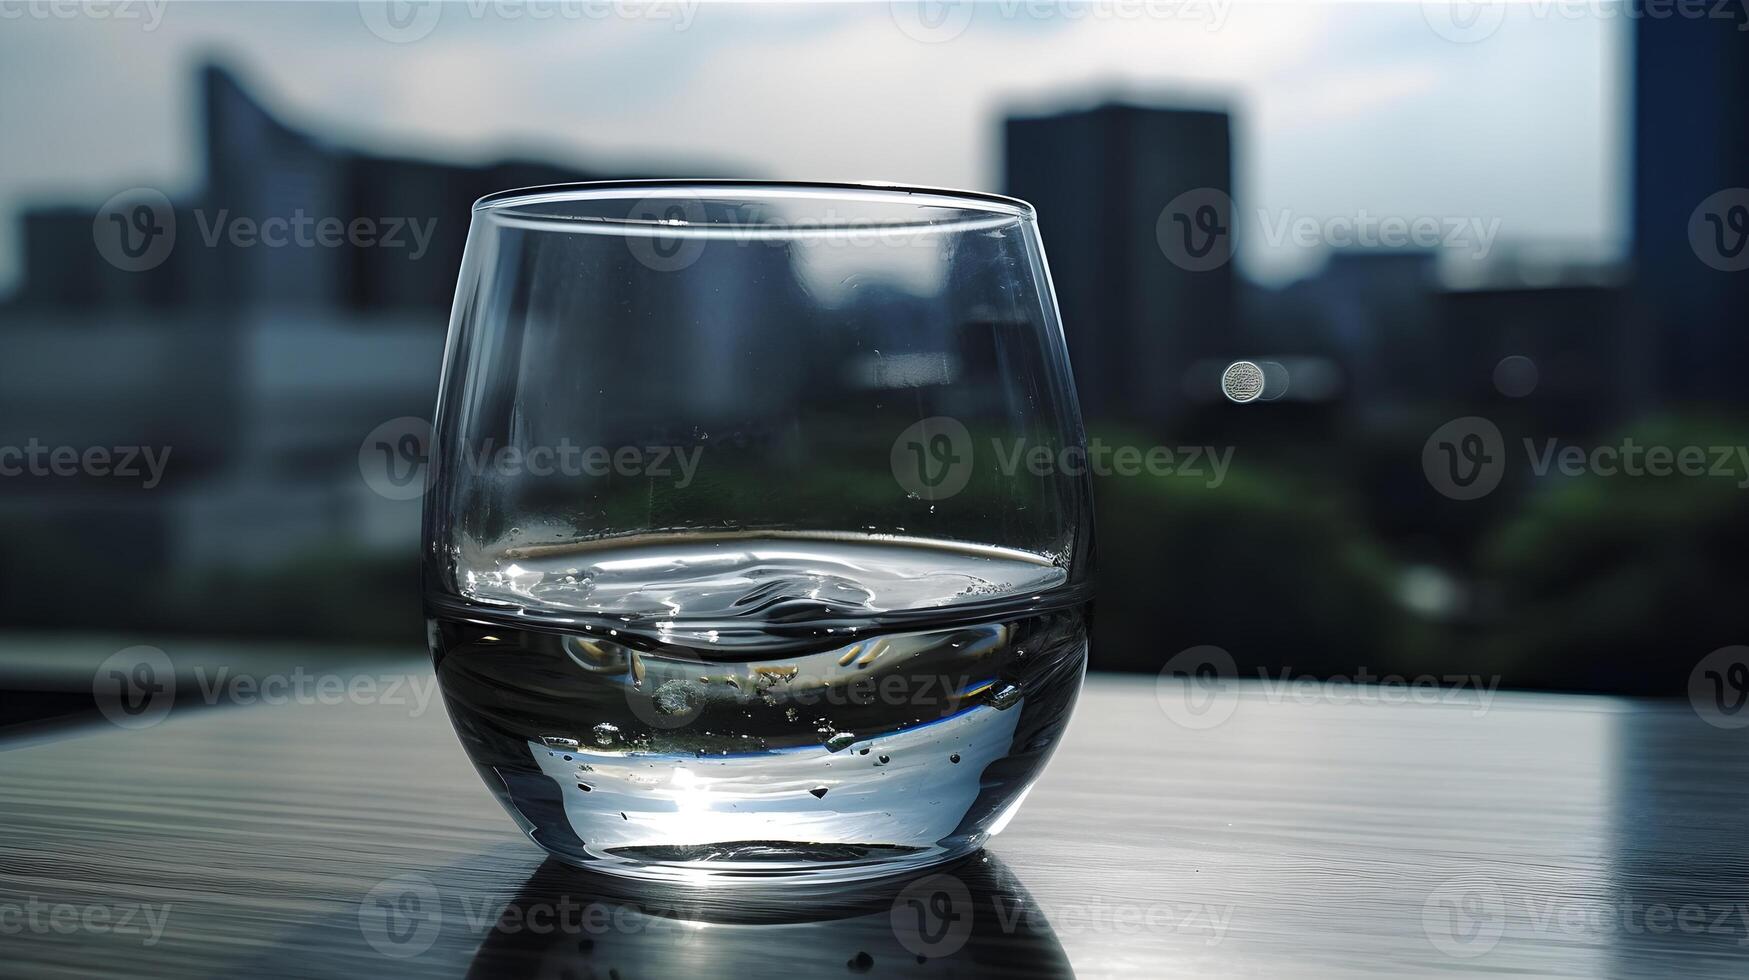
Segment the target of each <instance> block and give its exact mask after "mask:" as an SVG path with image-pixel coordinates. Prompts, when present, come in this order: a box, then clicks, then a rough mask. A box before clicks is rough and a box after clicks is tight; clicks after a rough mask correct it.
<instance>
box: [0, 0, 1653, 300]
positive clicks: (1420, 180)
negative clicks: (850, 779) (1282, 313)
mask: <svg viewBox="0 0 1749 980" xmlns="http://www.w3.org/2000/svg"><path fill="white" fill-rule="evenodd" d="M1479 9H1480V10H1481V15H1480V16H1481V19H1480V20H1478V21H1473V22H1472V21H1467V20H1462V18H1461V17H1460V19H1459V20H1457V21H1454V20H1453V19H1452V16H1451V15H1452V11H1451V10H1448V9H1445V8H1443V7H1441V6H1438V5H1437V4H1436V5H1432V6H1430V5H1426V4H1422V3H1344V4H1336V3H1312V2H1302V3H1291V4H1288V3H1247V2H1240V0H1183V2H1180V0H1130V2H1119V3H1115V4H1107V5H1101V6H1089V5H1085V4H1074V3H1058V2H1047V0H1039V2H1022V0H995V2H991V3H985V4H980V5H978V6H977V7H976V9H971V8H969V7H962V6H961V5H957V4H952V3H949V4H945V5H924V6H923V7H919V6H917V5H913V4H908V3H899V4H887V3H816V4H777V3H768V4H752V5H746V4H723V3H695V2H690V0H689V2H673V0H648V2H640V0H620V2H619V3H618V4H617V5H616V4H614V3H610V2H607V0H554V2H529V3H515V2H511V0H458V2H454V3H446V4H443V5H441V6H430V5H425V4H420V3H414V4H400V5H398V6H396V9H395V10H393V11H391V10H390V9H389V7H387V6H385V5H383V4H378V3H373V2H365V3H353V2H324V0H309V2H292V3H253V2H251V3H242V2H194V0H129V2H127V3H122V4H120V5H117V4H114V3H106V2H104V0H70V2H69V3H68V5H66V6H62V7H49V6H45V5H44V4H43V2H42V0H0V131H3V132H5V133H6V134H7V136H6V139H5V140H4V141H3V143H0V290H5V289H8V288H10V287H11V285H13V283H14V281H15V279H16V276H17V274H18V268H17V266H18V262H19V259H18V227H17V224H18V222H17V217H18V214H19V212H20V210H21V209H22V208H24V207H27V206H35V205H41V204H46V203H67V204H75V205H81V206H83V205H89V206H90V207H92V208H93V209H95V208H96V207H97V206H98V205H99V204H100V203H101V202H102V201H104V200H105V199H107V198H108V197H109V196H110V195H112V194H114V193H116V192H117V191H119V190H122V189H125V188H129V187H135V186H150V187H156V188H161V189H163V190H165V191H166V192H167V193H169V194H170V195H171V196H173V197H174V196H176V195H178V194H186V193H189V192H192V191H193V190H194V189H195V185H196V181H197V180H198V142H197V141H198V138H199V132H198V128H197V125H196V104H195V100H194V94H195V68H196V66H197V65H198V64H200V62H201V61H202V60H204V59H208V58H216V59H218V60H220V61H221V62H223V63H224V64H226V65H228V66H230V67H231V68H233V69H234V70H236V71H237V72H238V73H239V74H240V75H241V76H242V77H243V79H244V81H245V83H246V84H247V85H248V86H249V87H250V89H251V91H252V92H253V93H254V94H255V95H256V97H258V98H260V99H261V100H262V101H264V102H265V103H266V104H267V105H268V106H269V107H270V108H271V109H273V110H274V111H276V112H278V113H279V114H281V116H282V117H283V118H285V119H286V120H287V121H288V122H290V123H291V124H293V125H295V126H298V127H300V128H303V129H306V130H308V131H312V132H316V133H319V134H323V135H326V136H328V137H330V138H332V139H335V140H337V141H339V142H343V143H348V144H353V145H356V146H359V147H361V148H364V149H370V150H379V151H393V152H403V153H417V154H427V155H431V156H434V157H437V158H441V159H450V160H456V161H484V160H491V159H497V158H500V157H503V156H506V155H512V154H514V155H519V156H532V157H535V158H547V159H552V160H554V161H555V162H560V163H575V164H578V165H581V166H584V167H591V166H594V167H601V168H613V169H626V168H635V167H636V166H637V165H638V164H639V163H640V162H641V161H650V162H657V163H661V164H663V165H667V164H668V163H669V162H670V161H675V160H679V161H688V162H695V163H696V165H698V166H700V167H709V168H710V169H711V170H712V171H714V172H716V173H720V174H726V173H743V174H745V175H747V176H752V177H770V178H789V179H808V180H886V181H897V182H904V183H920V184H929V185H938V186H948V187H968V188H976V189H985V190H995V191H1000V190H1001V187H1000V180H1001V177H1000V174H1001V161H1000V153H1001V141H1000V135H1001V120H1002V119H1003V117H1004V116H1005V115H1009V114H1013V113H1037V112H1044V111H1052V110H1057V109H1065V108H1075V107H1084V106H1089V105H1093V104H1096V103H1098V102H1100V101H1103V100H1106V99H1112V98H1119V99H1125V100H1129V101H1137V102H1143V103H1153V104H1161V105H1182V106H1195V107H1214V108H1223V109H1226V110H1227V111H1229V112H1231V113H1232V114H1233V117H1234V152H1235V158H1236V161H1237V169H1236V173H1235V197H1236V199H1237V200H1239V201H1240V202H1241V203H1240V209H1241V212H1242V217H1243V218H1244V220H1247V221H1248V222H1253V223H1255V224H1257V225H1258V226H1259V227H1273V228H1280V227H1284V225H1283V224H1282V222H1283V220H1284V219H1291V220H1299V219H1302V218H1309V219H1312V220H1315V221H1318V222H1325V221H1328V220H1329V219H1331V218H1349V219H1354V218H1364V217H1365V216H1368V215H1370V216H1375V217H1377V216H1396V217H1401V218H1405V219H1416V218H1433V219H1436V220H1441V221H1449V220H1454V219H1464V220H1468V219H1481V220H1482V221H1484V222H1492V221H1494V220H1495V219H1498V231H1497V234H1496V236H1495V240H1496V245H1495V247H1496V248H1501V247H1505V248H1508V249H1510V248H1513V247H1526V248H1538V249H1542V248H1550V249H1554V250H1557V251H1561V252H1564V253H1570V254H1573V255H1582V256H1600V257H1604V258H1609V257H1614V256H1618V255H1620V254H1621V252H1622V251H1623V250H1624V247H1625V236H1626V221H1627V216H1626V214H1627V202H1626V197H1625V193H1626V192H1625V188H1626V181H1627V166H1626V152H1627V144H1626V142H1625V140H1626V137H1627V131H1626V119H1627V101H1626V100H1627V91H1626V85H1627V83H1628V52H1629V50H1630V44H1631V25H1630V24H1629V23H1628V22H1627V21H1626V20H1625V18H1624V16H1622V14H1621V10H1620V8H1619V7H1617V6H1616V5H1614V4H1610V3H1607V2H1585V3H1569V4H1548V3H1544V4H1521V5H1511V6H1505V7H1498V6H1496V5H1484V6H1483V7H1482V8H1479ZM1466 12H1467V13H1475V11H1473V10H1472V11H1465V10H1463V9H1461V8H1460V9H1459V10H1458V13H1459V14H1464V13H1466ZM391 13H394V14H396V15H397V16H396V17H390V16H389V15H390V14H391ZM1490 18H1492V19H1490ZM1045 235H1046V247H1047V249H1048V248H1049V229H1048V228H1046V229H1045ZM1323 254H1324V249H1323V248H1322V246H1318V245H1313V246H1302V245H1298V244H1296V243H1294V242H1293V241H1291V240H1283V241H1272V240H1270V236H1257V235H1253V236H1251V237H1250V238H1248V239H1247V240H1246V241H1245V243H1244V244H1243V245H1242V247H1241V250H1240V253H1239V262H1240V268H1241V270H1242V271H1243V272H1244V273H1246V274H1247V275H1249V276H1250V277H1252V278H1254V279H1258V280H1261V281H1264V282H1272V283H1280V282H1285V281H1288V280H1291V279H1292V278H1294V277H1296V276H1299V275H1304V274H1309V273H1311V272H1314V271H1315V270H1316V267H1317V265H1318V263H1319V262H1320V261H1321V260H1322V256H1323Z"/></svg>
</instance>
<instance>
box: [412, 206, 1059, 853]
mask: <svg viewBox="0 0 1749 980" xmlns="http://www.w3.org/2000/svg"><path fill="white" fill-rule="evenodd" d="M1084 454H1085V437H1084V434H1083V432H1082V427H1081V420H1080V413H1079V410H1078V408H1077V406H1076V401H1075V392H1074V388H1073V385H1072V382H1071V380H1070V374H1069V365H1068V357H1067V352H1066V350H1065V348H1064V343H1063V336H1062V328H1061V326H1060V324H1059V323H1058V319H1057V309H1056V302H1055V298H1054V296H1053V295H1052V292H1051V285H1050V276H1049V273H1048V272H1047V271H1046V267H1045V259H1044V252H1043V250H1042V248H1041V246H1040V243H1039V235H1038V228H1037V223H1036V220H1035V217H1034V214H1033V211H1032V208H1031V207H1030V206H1028V205H1027V204H1025V203H1024V202H1021V201H1017V200H1012V199H1009V198H1003V197H997V196H993V195H988V194H974V193H964V192H957V191H943V190H930V189H922V188H910V187H895V186H884V185H838V184H785V183H765V182H745V181H717V182H708V183H694V182H673V181H640V182H615V183H594V184H575V185H566V186H558V187H545V188H534V189H528V190H517V191H507V192H503V193H499V194H493V195H490V196H488V197H485V198H482V199H481V200H480V201H478V202H477V203H476V204H475V205H474V210H473V220H472V226H471V228H470V230H469V234H468V242H467V250H466V254H465V257H464V259H463V261H462V268H461V273H460V281H459V283H458V285H457V288H456V299H455V309H454V313H453V315H452V318H451V321H450V328H449V338H448V343H447V346H446V350H445V355H444V368H443V378H442V382H441V385H440V393H439V399H438V408H437V415H436V419H435V423H434V431H433V437H432V452H431V458H432V461H433V466H432V475H431V482H430V485H429V487H428V490H427V494H426V509H425V545H424V571H425V596H426V610H427V616H428V622H429V632H430V641H431V647H432V653H433V656H434V658H435V662H436V667H437V676H438V679H439V682H440V684H441V686H442V690H443V694H444V699H445V703H446V704H447V706H448V709H449V714H450V718H451V720H452V721H453V723H454V725H455V729H456V733H457V734H458V736H459V737H460V739H461V742H462V744H463V746H464V747H465V748H466V750H467V753H468V755H469V756H470V757H471V758H472V760H473V762H474V764H475V766H476V767H477V768H478V769H479V771H480V775H481V776H482V778H484V780H485V782H486V785H487V786H488V787H489V788H490V789H491V791H492V792H493V793H494V794H495V795H496V796H497V798H498V799H499V801H500V802H501V803H502V804H503V805H504V807H505V809H507V810H508V811H509V812H510V814H511V816H512V817H514V818H515V819H516V821H517V822H518V824H520V825H521V827H522V828H523V830H524V831H525V832H526V833H527V834H528V835H529V837H530V838H532V839H533V840H534V842H535V843H537V844H539V845H540V846H541V847H543V848H545V849H546V850H547V851H549V852H550V853H552V854H553V855H555V856H556V857H558V858H560V859H561V860H564V861H567V862H570V863H572V864H577V865H582V866H586V867H589V868H593V869H598V870H601V871H606V872H610V873H617V874H625V875H632V876H641V877H656V878H668V879H683V880H684V879H692V878H697V877H701V876H702V877H706V878H714V877H725V878H734V877H761V878H764V877H783V876H812V877H815V878H824V879H839V880H844V879H855V878H861V877H870V876H874V875H881V874H887V873H894V872H899V871H906V870H911V869H915V868H918V867H922V866H925V865H929V864H932V863H936V862H941V861H945V860H949V859H952V858H954V857H958V856H960V855H962V854H965V853H967V852H969V851H972V850H975V849H976V848H978V847H980V846H981V845H982V844H983V842H984V841H985V840H986V839H987V838H988V837H990V836H991V835H992V834H995V833H997V832H998V831H1000V830H1001V829H1002V827H1003V825H1004V824H1006V823H1007V821H1008V819H1009V817H1010V816H1012V814H1013V812H1014V810H1015V807H1016V806H1017V805H1018V804H1019V802H1020V800H1021V798H1022V797H1023V796H1024V795H1025V792H1026V790H1027V787H1028V786H1029V785H1030V784H1031V783H1032V781H1033V780H1034V779H1035V778H1037V776H1038V774H1039V771H1040V769H1041V767H1042V766H1043V765H1044V764H1045V761H1046V760H1047V759H1048V757H1049V756H1050V754H1051V752H1052V750H1053V749H1054V748H1055V747H1056V743H1057V741H1058V739H1059V738H1060V737H1061V735H1062V732H1063V728H1064V725H1065V723H1066V722H1067V720H1068V717H1069V712H1070V709H1071V707H1072V705H1073V703H1074V700H1075V697H1076V694H1077V693H1078V691H1079V689H1080V685H1081V677H1082V674H1083V671H1084V667H1085V661H1086V653H1087V605H1088V602H1089V600H1090V597H1091V580H1090V573H1091V567H1092V551H1093V536H1092V509H1091V502H1090V488H1089V485H1088V477H1087V473H1086V467H1085V466H1084V465H1081V464H1082V463H1083V462H1084Z"/></svg>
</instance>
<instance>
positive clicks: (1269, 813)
mask: <svg viewBox="0 0 1749 980" xmlns="http://www.w3.org/2000/svg"><path fill="white" fill-rule="evenodd" d="M288 669H289V668H288ZM349 670H351V671H353V672H354V673H356V674H358V675H360V676H370V677H374V678H376V679H377V680H378V681H380V682H382V683H379V684H378V685H377V687H378V689H379V691H380V690H382V689H384V688H386V686H387V682H388V681H389V680H391V679H393V678H396V677H399V678H401V679H402V683H403V688H402V690H403V691H404V692H405V696H404V697H403V698H402V699H400V701H399V702H398V703H397V702H395V701H392V700H390V699H388V698H386V697H383V696H380V695H379V696H377V697H375V698H372V699H343V700H342V701H341V703H336V704H323V703H318V702H316V701H313V700H309V701H299V700H297V699H293V701H292V703H287V704H280V705H268V704H257V705H252V706H248V707H244V708H237V709H233V710H226V711H210V710H204V709H203V706H202V704H201V703H200V699H199V698H198V697H197V698H193V699H189V700H190V701H191V703H189V704H186V705H184V704H183V703H181V702H180V701H179V703H178V706H177V707H176V708H175V709H174V710H173V711H172V712H171V713H170V715H169V717H168V718H167V719H165V720H164V721H163V722H162V723H160V724H157V725H153V726H151V727H147V728H141V729H137V730H124V729H121V728H118V727H113V726H110V725H108V724H107V723H105V722H103V721H102V720H99V721H97V722H95V723H93V724H90V725H87V726H86V727H83V728H79V729H75V730H72V731H70V732H69V731H68V730H65V729H63V730H59V731H57V732H55V733H54V737H52V738H37V739H34V740H16V739H15V740H12V741H9V742H0V772H3V773H4V778H3V779H0V912H6V913H7V914H8V916H9V917H8V918H7V919H6V920H5V922H4V923H0V924H8V925H10V924H11V923H14V922H16V923H17V924H18V928H16V929H14V928H10V927H9V928H7V929H5V930H0V957H3V958H4V961H5V962H6V963H7V964H8V968H9V970H10V971H12V972H15V973H16V974H18V975H23V976H35V975H71V974H75V973H81V974H90V973H122V974H126V975H133V976H190V975H194V976H204V975H214V974H218V975H233V976H235V975H259V976H284V975H296V976H310V977H319V976H341V975H344V976H349V977H353V976H360V975H381V976H425V977H461V976H468V975H473V976H482V977H483V976H507V975H508V976H518V975H527V976H550V977H567V976H574V977H579V978H582V977H588V976H591V975H592V974H593V975H594V976H598V977H607V976H615V975H617V976H619V977H622V978H626V980H630V978H631V977H636V976H647V975H658V974H659V975H675V974H681V975H705V976H714V975H721V976H748V975H760V974H765V975H772V974H776V975H783V974H794V975H797V976H804V975H806V976H813V975H834V974H836V973H837V971H845V972H846V973H848V974H856V973H866V974H869V975H922V974H923V973H930V974H938V975H947V974H949V973H952V974H967V975H973V976H996V975H1017V974H1018V975H1030V976H1059V975H1065V976H1066V975H1070V974H1074V975H1080V976H1131V975H1133V976H1146V977H1156V976H1162V975H1173V974H1213V975H1230V974H1233V973H1245V972H1251V973H1265V974H1278V975H1279V974H1293V975H1308V974H1310V975H1340V974H1353V973H1361V972H1370V973H1384V974H1390V975H1432V974H1444V975H1450V974H1451V973H1453V972H1458V973H1463V972H1480V973H1490V972H1493V973H1508V972H1520V973H1522V972H1528V973H1532V974H1536V975H1554V976H1596V975H1613V976H1666V975H1670V974H1672V973H1674V972H1677V971H1681V972H1682V973H1684V974H1689V975H1708V974H1712V975H1741V972H1742V970H1743V969H1744V966H1745V964H1749V944H1746V940H1749V857H1745V855H1749V833H1746V830H1749V778H1746V777H1749V751H1745V750H1746V749H1749V729H1736V730H1728V729H1723V728H1718V727H1714V726H1712V725H1709V724H1706V723H1705V722H1703V721H1702V720H1701V719H1700V718H1699V717H1697V715H1696V714H1695V713H1694V712H1693V711H1692V710H1691V709H1690V708H1689V706H1688V705H1687V704H1685V703H1664V702H1633V701H1625V700H1619V699H1609V698H1590V697H1560V696H1548V695H1534V696H1532V695H1512V694H1495V695H1491V696H1488V697H1486V698H1481V697H1478V696H1476V692H1474V691H1471V692H1469V694H1468V695H1467V696H1458V697H1452V698H1446V697H1439V698H1434V699H1432V700H1433V703H1413V702H1407V699H1405V698H1401V697H1398V698H1395V699H1388V700H1395V701H1396V702H1398V703H1376V699H1370V698H1369V699H1365V700H1362V699H1360V698H1357V697H1356V696H1355V692H1354V691H1353V689H1351V688H1349V689H1342V690H1337V689H1330V688H1322V687H1316V686H1313V687H1304V686H1302V687H1298V688H1282V687H1280V686H1274V685H1265V684H1258V683H1255V682H1252V683H1246V684H1238V685H1234V686H1232V687H1230V688H1227V689H1224V690H1223V691H1222V692H1221V693H1220V697H1221V699H1222V700H1221V701H1219V702H1218V703H1217V705H1216V707H1217V708H1218V709H1219V710H1218V712H1216V713H1215V714H1208V713H1205V714H1202V715H1197V716H1194V717H1193V716H1190V715H1186V714H1185V713H1184V712H1182V711H1180V710H1178V707H1177V705H1178V703H1179V702H1175V701H1174V698H1177V697H1180V696H1181V695H1182V693H1183V692H1180V691H1178V690H1176V689H1175V688H1173V687H1172V686H1171V684H1170V683H1168V684H1167V685H1166V686H1163V687H1157V686H1156V685H1155V684H1154V683H1152V682H1139V681H1136V680H1127V679H1115V678H1105V677H1097V676H1096V677H1094V678H1092V679H1090V682H1089V685H1088V689H1087V693H1086V695H1085V696H1084V698H1083V701H1082V703H1081V705H1080V706H1079V708H1078V711H1077V715H1076V718H1075V721H1074V722H1073V724H1072V726H1071V728H1070V731H1069V734H1068V736H1067V738H1066V739H1065V742H1064V744H1063V746H1062V748H1061V750H1060V751H1059V753H1058V756H1057V758H1056V759H1055V761H1054V762H1053V763H1052V765H1051V767H1050V769H1049V770H1048V772H1047V773H1046V775H1045V777H1044V779H1043V780H1042V781H1041V782H1040V783H1039V784H1038V785H1037V786H1036V787H1035V788H1034V790H1033V792H1032V794H1031V797H1030V799H1029V800H1028V801H1027V803H1026V804H1025V805H1024V806H1023V807H1022V809H1021V811H1020V813H1019V815H1018V816H1017V817H1016V818H1015V820H1014V821H1013V823H1012V825H1011V826H1010V827H1009V828H1008V829H1007V830H1006V831H1005V832H1004V833H1003V834H1002V835H1001V836H1000V837H999V838H997V839H996V841H995V842H994V843H993V845H992V846H991V848H990V850H989V852H988V854H987V855H986V856H984V857H980V858H978V859H974V860H972V861H969V862H966V863H962V864H959V865H954V866H951V867H948V868H944V869H939V870H938V871H937V872H935V873H931V874H926V875H922V876H919V877H915V878H912V879H906V880H900V881H890V882H882V883H877V884H873V885H862V886H854V887H845V886H840V887H837V888H824V887H820V886H796V885H793V884H792V885H784V886H763V887H761V888H759V889H754V890H747V889H735V890H731V889H727V888H720V887H719V888H711V889H706V890H702V891H701V890H697V889H693V890H686V889H676V888H651V887H648V886H643V885H634V884H630V883H625V882H620V881H616V880H613V879H607V878H603V877H601V876H599V875H593V874H586V873H583V872H580V871H577V870H575V869H571V868H568V867H565V866H562V865H558V864H556V863H548V862H545V861H544V859H543V855H542V854H541V853H540V852H539V851H538V850H536V849H535V848H534V847H533V846H532V845H529V844H527V843H526V842H524V841H522V840H521V839H520V836H519V834H518V832H517V831H516V829H515V827H514V825H513V824H512V823H511V821H510V820H509V819H508V818H507V817H506V816H505V815H504V814H503V812H502V811H500V810H499V809H498V807H497V805H496V804H495V803H494V802H493V801H492V800H491V799H490V797H489V796H488V795H487V793H486V791H485V790H484V788H483V787H482V786H481V784H480V781H479V778H478V776H477V775H476V774H475V773H474V772H473V770H472V768H471V767H470V766H469V765H468V763H467V762H466V760H465V758H464V757H463V756H462V753H461V751H460V749H459V747H458V746H457V745H456V743H455V739H454V735H453V734H452V733H451V732H450V731H449V727H448V722H447V720H446V718H445V717H444V714H443V710H442V706H441V699H434V700H431V701H428V702H424V704H423V707H421V702H420V700H419V698H418V697H417V691H418V690H419V687H418V686H419V685H420V684H425V683H428V681H429V678H430V669H429V666H428V665H427V664H426V663H425V662H424V661H423V660H420V659H400V660H393V661H383V662H381V663H380V664H376V665H372V666H368V667H365V668H349ZM1404 702H1407V703H1404ZM1193 726H1204V727H1193ZM962 911H963V912H965V913H966V914H965V915H964V916H963V917H962V916H960V915H959V913H961V912H962ZM124 917H125V918H126V920H127V921H126V925H125V927H124V925H123V922H122V920H123V919H124ZM920 957H921V959H920Z"/></svg>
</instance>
